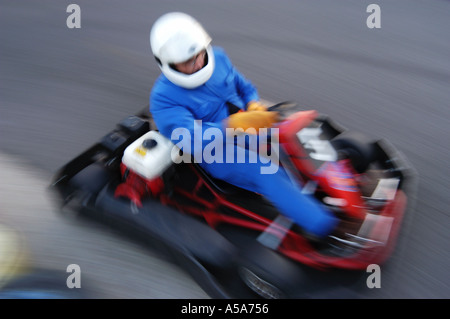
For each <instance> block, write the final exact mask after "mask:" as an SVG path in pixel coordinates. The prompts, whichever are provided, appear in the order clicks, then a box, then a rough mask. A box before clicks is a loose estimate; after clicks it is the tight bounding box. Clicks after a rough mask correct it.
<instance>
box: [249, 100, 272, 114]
mask: <svg viewBox="0 0 450 319" xmlns="http://www.w3.org/2000/svg"><path fill="white" fill-rule="evenodd" d="M247 111H248V112H253V111H267V106H265V105H264V104H262V103H261V102H259V101H250V102H248V103H247Z"/></svg>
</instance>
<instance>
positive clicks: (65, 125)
mask: <svg viewBox="0 0 450 319" xmlns="http://www.w3.org/2000/svg"><path fill="white" fill-rule="evenodd" d="M74 2H75V3H77V4H78V5H79V6H80V8H81V28H79V29H69V28H68V27H67V25H66V19H67V17H68V15H69V13H66V8H67V6H68V4H69V3H70V2H66V1H56V0H52V1H45V0H40V1H30V0H28V1H5V0H1V1H0V61H1V62H0V63H1V64H0V102H1V103H0V110H1V111H0V112H1V113H0V114H1V116H0V130H1V133H0V152H1V153H2V155H1V156H0V167H1V170H0V178H1V185H0V190H1V192H0V196H1V197H0V199H1V202H0V223H3V224H6V225H9V226H12V227H14V228H15V229H17V230H18V231H19V232H20V233H21V234H22V235H23V237H24V238H25V241H26V242H27V243H28V245H29V248H30V252H31V260H32V263H33V264H34V265H35V266H36V267H43V268H52V269H58V270H62V271H65V270H66V267H67V266H68V265H70V264H78V265H79V266H80V268H81V271H82V275H83V277H82V278H83V283H82V285H83V287H87V288H85V289H89V291H88V292H89V293H91V295H93V296H95V297H98V298H207V297H208V296H207V295H206V294H205V292H204V291H202V290H201V289H200V288H199V287H198V285H197V284H196V283H195V282H194V281H193V280H192V279H191V278H190V277H189V276H188V275H187V274H186V273H185V272H184V271H183V270H182V269H181V268H179V267H178V266H177V265H175V264H173V263H172V262H171V261H170V260H167V259H166V258H164V256H161V255H160V254H159V253H158V252H154V251H151V250H150V251H149V250H147V249H145V248H144V247H142V246H140V245H139V244H137V243H134V242H130V241H128V240H127V239H126V238H124V237H121V236H118V234H116V233H115V232H113V231H111V230H110V229H108V228H104V227H101V226H99V225H92V224H88V223H84V222H82V221H77V220H75V219H70V218H69V219H66V218H62V217H61V216H60V215H59V214H58V213H57V212H56V209H55V207H54V205H53V201H52V197H51V195H50V194H48V193H47V192H46V187H47V186H48V184H49V183H50V179H51V176H52V174H54V173H55V171H56V169H58V168H59V167H60V166H62V165H63V164H64V163H66V162H67V161H68V160H70V159H71V158H73V157H74V156H76V155H78V154H79V153H80V152H81V151H83V150H84V149H86V148H87V147H89V146H90V145H91V143H93V142H94V141H96V140H97V139H98V138H100V137H101V136H103V135H104V134H105V133H106V132H107V131H109V130H110V129H111V128H113V127H114V125H115V124H116V123H117V122H118V121H119V120H121V119H122V118H124V117H126V116H127V115H129V114H133V113H135V112H136V111H137V110H139V109H140V108H142V107H144V106H145V105H147V103H148V94H149V90H150V88H151V86H152V84H153V82H154V80H155V78H156V77H157V76H158V74H159V70H158V69H157V66H156V64H155V63H154V61H153V59H152V57H151V54H150V48H149V41H148V35H149V30H150V27H151V25H152V23H153V21H154V20H155V19H156V18H157V17H159V16H160V15H161V14H163V13H165V12H168V11H183V12H187V13H189V14H192V15H193V16H195V17H196V18H198V19H199V20H200V21H201V22H202V23H203V24H204V26H205V27H206V29H207V30H208V31H209V32H210V33H211V35H212V37H213V39H214V40H213V43H214V44H215V45H219V46H222V47H223V48H225V50H226V51H227V53H228V54H229V56H230V57H231V59H232V61H233V62H234V64H235V65H236V66H237V67H238V68H239V69H240V70H241V71H242V73H244V74H245V75H246V76H247V77H248V78H249V79H251V80H252V82H253V83H254V84H255V85H256V86H257V87H258V89H259V91H260V94H261V96H262V97H264V98H265V99H267V100H270V101H284V100H296V101H298V102H300V104H302V105H304V106H305V107H308V108H315V109H317V110H318V111H319V112H321V113H325V114H328V115H330V116H332V117H333V118H334V119H336V120H337V121H339V122H341V123H342V124H344V125H346V126H347V127H348V128H351V129H356V130H363V131H365V132H367V133H368V134H369V135H372V136H375V137H379V138H387V139H388V140H389V141H391V142H392V144H394V145H395V146H396V147H397V148H398V149H400V150H401V151H402V152H403V153H404V154H405V155H406V157H407V158H408V159H409V160H410V162H411V163H412V165H413V166H414V167H415V169H416V171H417V174H418V177H419V183H418V187H417V192H416V194H415V196H414V199H415V205H414V207H412V209H411V210H410V211H409V212H408V218H407V220H406V223H405V227H404V229H403V231H402V233H401V238H400V242H399V244H398V247H397V250H396V252H395V253H394V255H393V256H392V258H391V259H390V261H389V262H388V263H387V264H385V265H383V266H382V273H381V274H382V277H381V280H382V281H381V282H382V286H381V288H380V289H376V288H375V289H369V288H366V289H360V290H358V291H357V292H355V293H349V294H348V296H349V297H355V296H357V297H361V298H448V297H450V276H449V274H448V271H449V268H450V267H449V266H450V250H449V248H448V247H449V244H450V241H449V232H448V229H449V225H450V223H449V221H450V218H449V210H448V207H449V206H450V199H449V198H450V197H449V196H448V193H449V190H450V178H449V164H448V163H449V162H450V156H449V151H448V145H449V144H448V137H449V136H450V102H449V101H450V90H449V84H450V60H449V57H450V36H449V32H448V30H450V20H449V19H448V17H449V16H450V2H449V1H443V0H429V1H419V0H408V1H381V0H378V1H360V0H352V1H349V0H343V1H333V0H314V1H313V0H308V1H296V0H290V1H288V0H280V1H270V0H260V1H242V0H231V1H209V0H198V1H181V0H180V1H175V0H172V1H149V0H146V1H143V0H133V1H124V0H121V1H111V0H108V1H106V0H95V1H92V0H89V1H88V0H77V1H74ZM373 2H375V3H377V4H378V5H380V8H381V28H380V29H369V28H368V27H367V25H366V18H367V17H368V15H369V13H367V12H366V8H367V6H368V5H369V4H370V3H373ZM327 296H329V295H327V291H323V292H322V293H318V294H316V295H314V297H318V298H320V297H325V298H326V297H327ZM341 297H342V296H341ZM343 297H345V295H344V296H343Z"/></svg>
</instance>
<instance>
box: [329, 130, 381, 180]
mask: <svg viewBox="0 0 450 319" xmlns="http://www.w3.org/2000/svg"><path fill="white" fill-rule="evenodd" d="M331 143H332V145H333V146H334V148H335V149H336V151H337V152H338V154H340V156H343V157H345V158H349V159H350V161H351V162H352V165H353V167H354V168H355V170H356V171H357V172H358V173H363V172H365V171H366V170H367V168H368V167H369V165H370V163H372V162H374V161H375V159H376V149H375V144H374V141H373V140H371V139H370V138H368V137H367V136H365V135H364V134H361V133H359V132H354V131H346V132H343V133H341V134H339V135H338V136H336V137H335V138H333V139H332V140H331Z"/></svg>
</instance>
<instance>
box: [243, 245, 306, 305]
mask: <svg viewBox="0 0 450 319" xmlns="http://www.w3.org/2000/svg"><path fill="white" fill-rule="evenodd" d="M238 267H239V268H238V271H239V276H240V278H241V280H242V281H243V282H244V284H245V285H246V286H247V287H248V288H249V289H250V290H252V291H253V292H254V293H255V294H256V295H257V296H258V297H260V298H264V299H285V298H290V296H292V295H293V294H294V293H295V290H296V289H297V288H299V285H301V283H302V278H303V272H302V268H301V267H300V265H297V264H295V263H294V262H292V261H290V260H288V259H286V258H284V257H282V256H281V255H279V254H278V253H276V252H275V251H273V250H271V249H269V248H266V247H264V246H262V245H259V244H254V245H251V246H250V247H246V248H245V249H244V250H243V256H242V258H241V260H240V262H239V266H238Z"/></svg>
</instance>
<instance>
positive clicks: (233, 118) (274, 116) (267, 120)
mask: <svg viewBox="0 0 450 319" xmlns="http://www.w3.org/2000/svg"><path fill="white" fill-rule="evenodd" d="M277 121H278V113H277V112H267V111H252V112H238V113H234V114H232V115H230V116H229V117H228V123H227V127H229V128H234V129H243V130H244V131H245V130H247V129H248V128H254V129H255V130H258V129H260V128H265V127H271V126H272V124H273V123H276V122H277Z"/></svg>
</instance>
